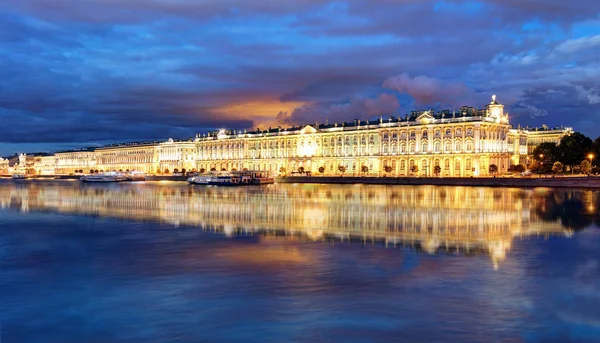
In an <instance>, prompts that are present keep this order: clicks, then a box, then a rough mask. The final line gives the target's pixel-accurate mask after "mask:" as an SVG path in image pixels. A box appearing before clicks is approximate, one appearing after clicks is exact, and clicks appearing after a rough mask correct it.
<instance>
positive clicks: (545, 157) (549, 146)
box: [533, 143, 562, 173]
mask: <svg viewBox="0 0 600 343" xmlns="http://www.w3.org/2000/svg"><path fill="white" fill-rule="evenodd" d="M561 156H562V152H561V150H560V148H559V147H558V146H557V145H556V143H541V144H540V145H538V146H537V147H535V149H534V150H533V158H535V159H536V160H538V162H540V164H539V168H538V171H539V172H542V173H549V172H550V171H551V170H552V166H553V165H554V162H556V161H559V160H560V159H561Z"/></svg>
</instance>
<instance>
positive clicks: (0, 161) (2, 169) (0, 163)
mask: <svg viewBox="0 0 600 343" xmlns="http://www.w3.org/2000/svg"><path fill="white" fill-rule="evenodd" d="M9 174H10V172H9V170H8V160H7V159H6V158H2V157H0V175H9Z"/></svg>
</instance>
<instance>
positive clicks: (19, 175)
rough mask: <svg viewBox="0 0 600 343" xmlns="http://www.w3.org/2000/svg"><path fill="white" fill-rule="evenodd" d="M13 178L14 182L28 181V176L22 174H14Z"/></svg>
mask: <svg viewBox="0 0 600 343" xmlns="http://www.w3.org/2000/svg"><path fill="white" fill-rule="evenodd" d="M11 178H12V179H14V180H22V179H26V178H27V175H25V174H22V173H14V174H12V176H11Z"/></svg>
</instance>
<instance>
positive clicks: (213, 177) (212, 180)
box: [187, 171, 275, 186]
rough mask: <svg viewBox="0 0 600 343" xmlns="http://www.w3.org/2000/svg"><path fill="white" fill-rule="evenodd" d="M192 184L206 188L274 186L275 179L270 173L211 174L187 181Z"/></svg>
mask: <svg viewBox="0 0 600 343" xmlns="http://www.w3.org/2000/svg"><path fill="white" fill-rule="evenodd" d="M187 181H188V182H189V183H190V184H194V185H205V186H250V185H265V184H272V183H274V182H275V179H273V177H271V175H270V174H269V173H268V172H263V171H241V172H231V173H225V172H224V173H209V174H206V175H197V176H193V177H190V178H189V179H188V180H187Z"/></svg>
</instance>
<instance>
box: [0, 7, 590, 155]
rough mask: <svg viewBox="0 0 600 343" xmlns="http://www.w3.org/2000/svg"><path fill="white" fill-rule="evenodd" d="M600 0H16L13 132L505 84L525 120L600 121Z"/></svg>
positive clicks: (248, 120) (332, 107)
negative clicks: (599, 60)
mask: <svg viewBox="0 0 600 343" xmlns="http://www.w3.org/2000/svg"><path fill="white" fill-rule="evenodd" d="M598 13H600V2H591V1H582V0H573V1H568V2H566V1H562V0H546V1H541V0H532V1H518V0H502V1H501V0H485V1H477V2H471V1H462V0H448V1H443V2H440V1H433V0H432V1H429V0H427V1H421V0H419V1H417V0H372V1H367V0H342V1H336V2H332V1H328V0H306V1H292V2H289V1H288V2H285V1H275V0H266V1H254V2H252V1H245V0H219V1H217V0H214V1H213V0H205V1H187V0H130V1H117V0H89V1H54V0H28V1H21V0H4V1H2V2H0V66H1V67H0V143H2V142H36V143H40V144H42V143H48V144H49V146H52V144H59V143H60V144H63V145H64V144H66V143H69V144H76V143H80V144H81V145H87V144H89V142H97V141H124V140H132V139H147V138H148V139H150V138H163V137H169V136H179V137H181V138H183V137H185V136H187V135H193V134H194V133H195V132H198V131H205V130H212V129H215V128H220V127H231V128H250V127H252V126H257V125H260V126H261V127H269V126H277V125H291V124H303V123H314V122H315V121H319V122H323V121H324V120H325V118H326V117H327V118H329V121H330V122H336V121H337V122H342V121H352V120H354V119H355V118H360V119H363V120H364V119H366V118H367V117H376V116H379V115H383V116H387V115H398V114H399V113H398V111H399V109H400V107H402V110H403V111H406V112H408V111H410V110H413V109H423V108H424V107H434V108H439V107H457V106H461V105H470V106H475V107H481V106H483V105H485V104H486V103H487V102H488V101H489V100H488V99H489V96H490V95H491V94H494V93H495V94H497V95H498V99H499V100H500V101H501V102H503V103H504V104H505V105H507V108H508V109H509V110H510V113H511V119H512V120H514V121H515V124H519V123H521V124H524V125H532V126H533V125H539V123H538V122H537V121H536V118H539V116H540V115H541V114H545V116H544V120H545V121H546V122H547V123H548V124H549V125H561V124H565V125H569V124H570V123H569V121H573V122H574V123H578V122H579V123H587V122H592V123H597V122H598V121H597V120H596V119H595V118H596V117H598V115H599V114H600V112H599V109H598V106H597V104H598V101H599V100H598V96H599V92H598V89H600V85H599V84H598V81H597V80H598V70H600V62H598V59H597V56H598V54H600V41H599V38H598V35H597V33H598V30H599V29H600V22H598V18H597V14H598ZM552 91H553V92H552ZM523 104H527V105H523ZM528 106H531V107H528ZM513 115H514V116H513ZM23 118H26V119H23ZM513 118H514V119H513ZM567 118H568V119H567ZM23 120H26V121H27V123H28V125H27V126H23V125H22V123H23ZM90 123H93V125H90ZM573 125H575V124H573ZM598 125H600V123H598ZM575 129H578V130H584V132H587V133H588V134H594V132H596V131H597V130H598V126H593V125H587V126H586V127H583V128H577V127H576V128H575ZM585 130H587V131H585ZM63 133H68V134H63Z"/></svg>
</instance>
